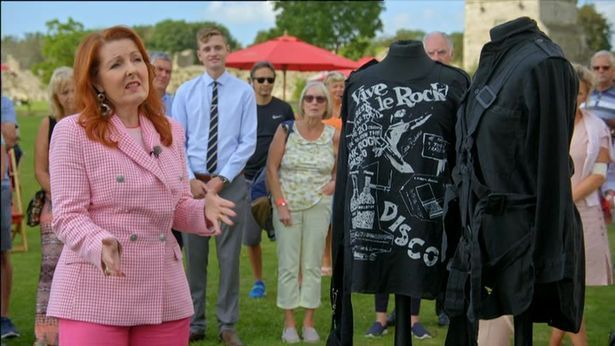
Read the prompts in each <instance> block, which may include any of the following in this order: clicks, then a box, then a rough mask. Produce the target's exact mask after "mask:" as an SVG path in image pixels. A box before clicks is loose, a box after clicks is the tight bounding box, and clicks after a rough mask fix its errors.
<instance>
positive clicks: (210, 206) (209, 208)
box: [205, 190, 237, 235]
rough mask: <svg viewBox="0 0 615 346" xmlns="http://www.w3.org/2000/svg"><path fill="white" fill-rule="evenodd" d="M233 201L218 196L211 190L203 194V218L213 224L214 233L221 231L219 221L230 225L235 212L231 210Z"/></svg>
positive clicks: (233, 205)
mask: <svg viewBox="0 0 615 346" xmlns="http://www.w3.org/2000/svg"><path fill="white" fill-rule="evenodd" d="M234 207H235V203H233V202H231V201H229V200H227V199H224V198H222V197H220V196H219V195H218V194H217V193H215V192H213V191H211V190H210V191H208V192H207V193H206V194H205V218H206V221H207V220H209V221H210V222H211V223H212V224H213V229H214V234H213V235H218V234H220V233H222V229H221V228H220V221H222V222H223V223H225V224H227V225H229V226H230V225H232V224H233V221H232V220H231V217H233V216H236V215H237V214H236V213H235V212H234V211H233V208H234Z"/></svg>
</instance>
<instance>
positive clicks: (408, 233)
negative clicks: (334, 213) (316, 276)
mask: <svg viewBox="0 0 615 346" xmlns="http://www.w3.org/2000/svg"><path fill="white" fill-rule="evenodd" d="M448 90H449V87H448V85H446V84H442V83H425V84H424V88H421V89H415V88H410V87H407V86H397V85H389V84H386V83H377V84H374V85H363V86H360V87H359V88H357V89H356V90H354V91H353V92H352V93H351V96H352V97H351V99H350V103H351V104H350V105H349V110H350V117H349V119H348V122H347V126H348V130H347V131H346V136H347V138H346V140H347V143H348V146H347V147H348V171H349V175H350V180H349V182H350V186H351V188H352V196H351V197H350V204H349V206H350V220H351V230H350V244H351V246H352V251H353V257H354V259H355V260H359V261H376V260H377V259H378V256H379V255H380V254H385V253H390V252H392V251H394V250H396V248H403V250H404V251H405V252H406V254H407V256H408V258H409V260H411V261H420V262H422V264H423V265H425V266H428V267H431V266H434V265H435V264H436V263H437V261H438V259H439V255H440V251H439V246H440V244H432V242H433V243H435V241H434V239H440V238H439V237H433V235H432V236H430V232H431V233H433V232H434V229H438V230H441V216H442V214H443V209H442V207H443V205H442V203H443V197H444V196H443V194H444V186H443V183H444V181H443V178H444V177H443V176H444V172H445V171H446V168H447V153H448V150H449V148H450V145H451V143H450V142H449V141H447V140H446V139H445V137H444V135H443V133H442V132H443V131H442V124H441V122H442V121H443V118H442V113H443V110H444V113H445V116H449V117H450V111H447V110H446V108H444V107H445V101H447V94H448ZM445 120H446V121H448V122H450V121H451V120H450V119H445ZM453 121H454V120H453Z"/></svg>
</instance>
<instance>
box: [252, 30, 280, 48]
mask: <svg viewBox="0 0 615 346" xmlns="http://www.w3.org/2000/svg"><path fill="white" fill-rule="evenodd" d="M282 34H284V31H283V30H282V29H280V28H278V27H275V28H271V29H269V30H260V31H258V32H257V33H256V37H255V38H254V43H253V44H257V43H262V42H265V41H269V40H271V39H272V38H276V37H278V36H282Z"/></svg>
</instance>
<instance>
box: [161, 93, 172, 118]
mask: <svg viewBox="0 0 615 346" xmlns="http://www.w3.org/2000/svg"><path fill="white" fill-rule="evenodd" d="M162 104H164V114H165V115H166V116H168V117H169V118H172V117H171V111H172V109H171V107H173V95H171V94H169V93H164V95H162Z"/></svg>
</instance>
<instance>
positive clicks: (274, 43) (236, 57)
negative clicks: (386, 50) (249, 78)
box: [226, 34, 358, 99]
mask: <svg viewBox="0 0 615 346" xmlns="http://www.w3.org/2000/svg"><path fill="white" fill-rule="evenodd" d="M263 60H267V61H269V62H270V63H272V64H273V66H275V68H276V69H278V70H282V72H283V75H284V84H283V87H284V99H286V71H287V70H290V71H330V70H337V69H354V68H356V67H358V66H357V63H356V62H354V61H352V60H350V59H346V58H344V57H341V56H339V55H335V54H333V53H331V52H329V51H328V50H326V49H322V48H319V47H316V46H313V45H311V44H309V43H306V42H303V41H301V40H299V39H298V38H296V37H294V36H289V35H286V34H285V35H283V36H280V37H277V38H274V39H271V40H269V41H266V42H263V43H259V44H255V45H253V46H250V47H248V48H245V49H242V50H238V51H236V52H232V53H231V54H229V56H228V57H227V58H226V66H228V67H234V68H238V69H242V70H249V69H251V68H252V65H254V63H256V62H258V61H263Z"/></svg>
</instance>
